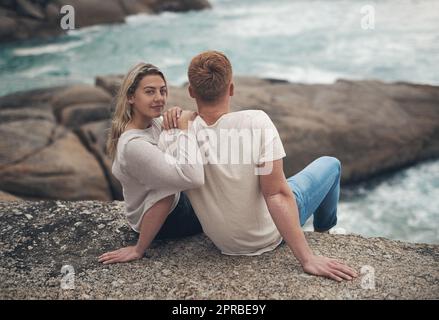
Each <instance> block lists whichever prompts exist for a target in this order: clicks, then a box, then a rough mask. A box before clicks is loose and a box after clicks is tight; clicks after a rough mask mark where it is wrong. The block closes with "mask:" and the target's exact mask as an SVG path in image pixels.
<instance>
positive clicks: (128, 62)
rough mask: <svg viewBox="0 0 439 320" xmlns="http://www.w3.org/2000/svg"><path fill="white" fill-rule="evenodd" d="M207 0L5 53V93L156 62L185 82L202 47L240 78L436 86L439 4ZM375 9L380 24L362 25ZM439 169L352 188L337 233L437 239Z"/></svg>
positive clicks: (424, 0)
mask: <svg viewBox="0 0 439 320" xmlns="http://www.w3.org/2000/svg"><path fill="white" fill-rule="evenodd" d="M210 2H211V3H212V5H213V9H212V10H207V11H199V12H188V13H184V14H177V13H169V12H168V13H163V14H160V15H156V16H153V15H136V16H130V17H127V19H126V23H125V24H119V25H100V26H93V27H89V28H83V29H78V30H72V31H70V32H69V33H68V34H67V35H65V36H61V37H58V38H56V39H53V40H49V41H27V42H23V43H20V44H7V45H2V47H1V48H0V83H1V86H0V95H4V94H7V93H11V92H14V91H19V90H27V89H32V88H38V87H50V86H54V85H62V84H71V83H77V82H81V83H83V82H86V83H93V82H94V77H95V76H96V75H101V74H121V73H124V72H126V70H127V69H128V68H129V67H130V66H132V65H134V64H135V63H137V62H138V61H146V62H151V63H154V64H156V65H157V66H159V67H160V68H162V69H163V71H164V72H165V74H166V75H167V77H168V80H169V82H170V83H171V84H174V85H180V84H182V83H184V82H185V81H186V69H187V65H188V63H189V61H190V59H191V57H193V56H194V55H195V54H197V53H199V52H200V51H202V50H206V49H217V50H221V51H224V52H225V53H226V54H227V55H228V57H229V58H230V59H231V61H232V64H233V66H234V73H235V74H237V75H254V76H258V77H270V78H279V79H286V80H289V81H294V82H303V83H332V82H334V81H335V80H336V79H338V78H348V79H380V80H384V81H408V82H416V83H428V84H439V66H438V65H439V64H438V57H439V1H437V0H417V1H415V0H401V1H397V0H382V1H360V0H333V1H326V0H320V1H318V0H315V1H305V0H297V1H289V0H270V1H262V0H233V1H232V0H210ZM365 6H369V7H365ZM371 10H373V12H371ZM372 13H374V15H373V25H370V24H369V27H373V28H364V27H365V25H364V22H365V19H366V18H367V17H371V14H372ZM368 21H369V22H372V20H370V19H369V20H368ZM438 167H439V162H438V161H433V162H429V163H424V164H420V165H417V166H414V167H412V168H409V169H407V170H404V171H401V172H399V173H397V174H396V175H394V176H390V177H385V178H383V179H384V180H380V181H375V182H374V183H368V184H365V185H361V186H359V187H357V188H350V189H346V188H344V189H343V190H342V199H341V202H340V208H339V227H340V228H343V229H346V231H347V232H355V233H360V234H363V235H366V236H385V237H389V238H393V239H401V240H406V241H413V242H430V243H439V237H438V231H437V230H438V229H439V225H438V224H439V213H438V211H439V195H438V189H439V186H438V181H439V175H438Z"/></svg>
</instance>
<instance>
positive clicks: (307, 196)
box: [287, 156, 341, 231]
mask: <svg viewBox="0 0 439 320" xmlns="http://www.w3.org/2000/svg"><path fill="white" fill-rule="evenodd" d="M340 175H341V163H340V161H339V160H338V159H337V158H334V157H327V156H324V157H320V158H318V159H316V160H314V161H313V162H311V163H310V164H309V165H308V166H306V167H305V169H303V170H302V171H300V172H299V173H297V174H295V175H294V176H292V177H290V178H288V179H287V182H288V185H289V186H290V188H291V190H292V191H293V193H294V196H295V197H296V202H297V207H298V208H299V216H300V225H301V226H303V225H304V224H305V222H306V221H307V220H308V219H309V217H311V215H312V214H314V221H313V225H314V230H316V231H326V230H329V229H331V228H332V227H333V226H335V225H336V224H337V204H338V200H339V196H340Z"/></svg>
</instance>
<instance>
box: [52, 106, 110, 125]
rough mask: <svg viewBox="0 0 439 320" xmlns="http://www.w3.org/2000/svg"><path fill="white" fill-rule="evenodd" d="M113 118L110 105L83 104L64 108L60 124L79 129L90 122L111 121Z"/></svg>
mask: <svg viewBox="0 0 439 320" xmlns="http://www.w3.org/2000/svg"><path fill="white" fill-rule="evenodd" d="M110 117H111V113H110V106H109V104H108V103H83V104H75V105H71V106H68V107H67V108H64V109H63V110H62V112H61V115H60V119H59V122H60V123H61V124H62V125H64V126H66V127H69V128H77V127H80V126H81V125H83V124H86V123H89V122H96V121H99V120H105V119H109V118H110Z"/></svg>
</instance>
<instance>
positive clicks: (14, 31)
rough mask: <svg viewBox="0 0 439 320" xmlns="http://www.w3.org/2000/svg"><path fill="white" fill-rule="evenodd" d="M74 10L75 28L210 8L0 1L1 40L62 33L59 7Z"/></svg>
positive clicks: (190, 2)
mask: <svg viewBox="0 0 439 320" xmlns="http://www.w3.org/2000/svg"><path fill="white" fill-rule="evenodd" d="M64 5H71V6H73V8H74V9H75V28H82V27H87V26H91V25H96V24H110V23H122V22H124V20H125V17H126V16H127V15H133V14H138V13H160V12H163V11H175V12H183V11H189V10H202V9H206V8H210V4H209V2H208V1H207V0H184V1H175V0H160V1H158V0H106V1H105V5H102V1H98V0H88V1H83V0H54V1H46V0H41V1H40V0H11V1H2V2H0V42H5V41H14V40H25V39H30V38H35V37H37V38H48V37H53V36H55V35H59V34H62V33H64V32H65V30H63V29H62V28H61V27H60V21H61V18H62V17H63V15H64V14H61V11H60V9H61V8H62V7H63V6H64Z"/></svg>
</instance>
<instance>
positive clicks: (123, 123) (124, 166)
mask: <svg viewBox="0 0 439 320" xmlns="http://www.w3.org/2000/svg"><path fill="white" fill-rule="evenodd" d="M167 96H168V88H167V84H166V80H165V77H164V75H163V73H162V72H161V71H160V70H159V69H158V68H157V67H155V66H153V65H151V64H146V63H139V64H137V65H136V66H135V67H133V68H132V69H131V70H130V71H129V72H128V74H127V75H126V76H125V77H124V79H123V81H122V84H121V87H120V89H119V92H118V95H117V100H116V109H115V112H114V116H113V121H112V125H111V132H110V136H109V138H108V141H107V151H108V154H109V155H110V157H111V158H112V160H113V167H112V173H113V175H114V176H115V177H116V178H117V179H118V180H119V181H120V183H121V185H122V188H123V195H124V200H125V208H126V217H127V219H128V223H129V225H130V226H131V228H132V229H134V230H135V231H136V232H138V233H140V235H139V239H138V242H137V244H136V245H134V246H129V247H125V248H121V249H119V250H115V251H111V252H107V253H104V254H103V255H101V256H100V257H99V262H102V263H104V264H109V263H116V262H128V261H132V260H136V259H140V258H141V257H143V255H144V252H145V250H146V249H147V248H148V246H149V245H150V243H151V241H152V240H153V239H154V238H175V237H183V236H188V235H193V234H196V233H199V232H201V226H200V223H199V221H198V219H197V217H196V216H195V213H194V211H193V209H192V206H191V204H190V202H189V200H188V198H187V197H186V195H185V194H184V193H182V192H180V191H182V190H186V189H191V188H195V187H198V186H200V185H202V184H203V183H204V171H203V165H202V164H201V163H200V164H197V163H196V162H195V163H191V161H176V160H175V161H172V158H171V161H170V158H169V154H168V155H166V154H165V153H164V152H163V151H161V150H160V149H159V147H158V144H159V143H160V141H159V140H160V138H161V133H162V126H164V127H165V128H166V129H168V128H176V127H177V126H178V127H179V128H181V129H183V130H184V129H185V128H187V123H188V121H190V120H193V118H194V117H195V116H196V113H194V112H191V111H182V110H181V109H180V108H178V107H174V108H172V109H170V110H169V111H167V112H166V113H165V114H164V121H163V120H162V117H161V115H162V112H163V110H164V107H165V105H166V99H167ZM179 130H180V129H175V130H174V133H176V134H178V132H177V131H179ZM171 131H172V130H171ZM179 133H180V134H179V135H178V137H176V139H177V140H178V139H186V140H189V139H191V138H190V137H189V136H188V135H185V134H181V132H179ZM185 142H188V141H185ZM177 145H178V144H177ZM181 162H184V163H183V164H182V163H181Z"/></svg>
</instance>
